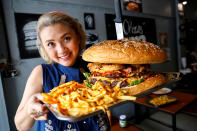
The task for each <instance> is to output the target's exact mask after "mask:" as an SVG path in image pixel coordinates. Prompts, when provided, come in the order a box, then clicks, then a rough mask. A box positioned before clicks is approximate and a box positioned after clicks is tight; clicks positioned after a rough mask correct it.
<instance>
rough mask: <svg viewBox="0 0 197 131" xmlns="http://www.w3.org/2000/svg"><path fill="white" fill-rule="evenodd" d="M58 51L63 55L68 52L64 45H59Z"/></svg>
mask: <svg viewBox="0 0 197 131" xmlns="http://www.w3.org/2000/svg"><path fill="white" fill-rule="evenodd" d="M57 50H58V52H59V53H62V52H64V51H65V50H67V48H66V47H65V46H64V45H63V44H58V47H57Z"/></svg>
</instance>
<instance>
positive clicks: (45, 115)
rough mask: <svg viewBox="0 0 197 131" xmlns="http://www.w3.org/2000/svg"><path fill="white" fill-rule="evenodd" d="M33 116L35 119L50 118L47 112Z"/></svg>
mask: <svg viewBox="0 0 197 131" xmlns="http://www.w3.org/2000/svg"><path fill="white" fill-rule="evenodd" d="M33 118H34V119H35V120H47V119H48V115H47V114H42V115H34V116H33Z"/></svg>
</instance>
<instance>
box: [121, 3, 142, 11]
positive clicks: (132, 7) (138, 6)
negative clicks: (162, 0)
mask: <svg viewBox="0 0 197 131" xmlns="http://www.w3.org/2000/svg"><path fill="white" fill-rule="evenodd" d="M122 5H123V9H124V10H127V11H136V12H142V0H122Z"/></svg>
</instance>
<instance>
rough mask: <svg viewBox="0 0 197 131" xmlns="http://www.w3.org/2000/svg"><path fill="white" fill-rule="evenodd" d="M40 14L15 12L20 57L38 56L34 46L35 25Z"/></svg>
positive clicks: (35, 37)
mask: <svg viewBox="0 0 197 131" xmlns="http://www.w3.org/2000/svg"><path fill="white" fill-rule="evenodd" d="M39 16H40V15H37V14H23V13H15V20H16V29H17V36H18V46H19V51H20V57H21V59H27V58H35V57H40V55H39V52H38V49H37V47H36V39H37V33H36V25H37V20H38V18H39Z"/></svg>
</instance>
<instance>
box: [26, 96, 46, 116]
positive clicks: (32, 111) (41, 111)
mask: <svg viewBox="0 0 197 131" xmlns="http://www.w3.org/2000/svg"><path fill="white" fill-rule="evenodd" d="M42 99H43V97H42V94H41V93H37V94H34V95H33V96H32V97H31V98H30V100H29V101H28V105H27V112H28V114H29V115H30V116H31V117H32V118H33V119H35V120H47V119H48V116H47V113H48V112H49V110H48V108H47V106H46V105H45V104H44V103H43V102H42Z"/></svg>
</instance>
